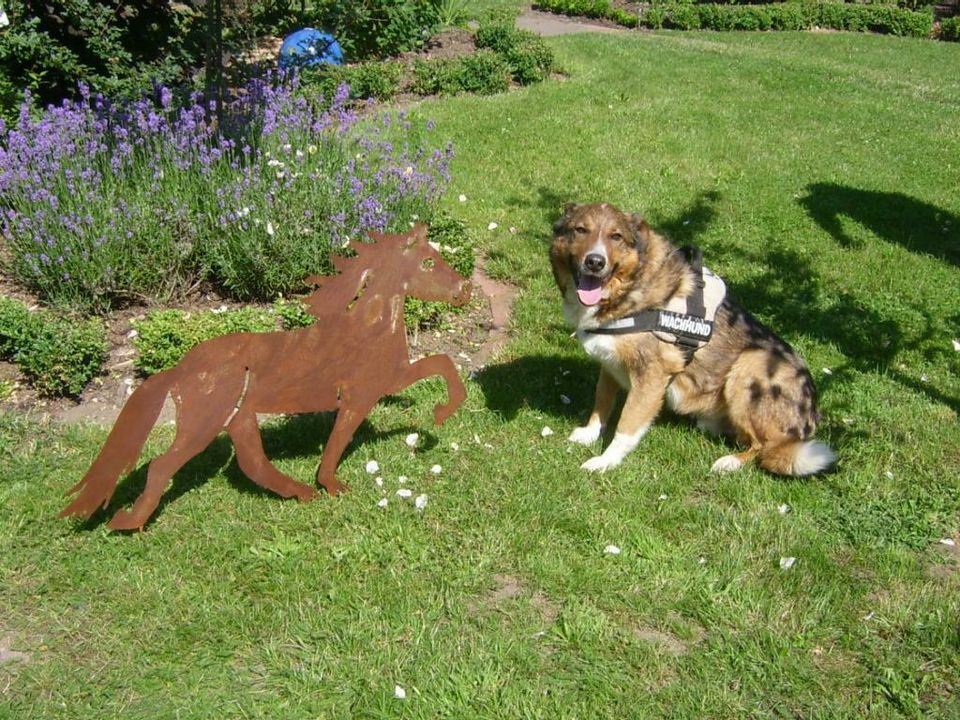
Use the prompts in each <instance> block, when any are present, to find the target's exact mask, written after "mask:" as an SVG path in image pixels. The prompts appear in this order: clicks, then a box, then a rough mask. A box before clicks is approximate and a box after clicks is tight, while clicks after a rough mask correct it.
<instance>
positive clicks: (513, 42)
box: [476, 24, 555, 85]
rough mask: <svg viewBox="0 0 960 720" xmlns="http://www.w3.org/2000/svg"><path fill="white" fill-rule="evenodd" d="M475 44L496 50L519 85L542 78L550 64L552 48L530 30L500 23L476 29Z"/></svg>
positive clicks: (549, 68) (548, 70)
mask: <svg viewBox="0 0 960 720" xmlns="http://www.w3.org/2000/svg"><path fill="white" fill-rule="evenodd" d="M476 43H477V47H478V48H487V49H489V50H492V51H494V52H496V53H498V54H499V55H500V56H501V57H502V58H503V59H504V60H505V61H506V63H507V66H508V67H509V68H510V74H511V76H512V77H513V79H514V81H515V82H517V83H519V84H521V85H530V84H532V83H537V82H542V81H544V80H546V79H547V77H548V76H549V75H550V73H551V71H552V70H553V68H554V65H555V60H554V57H553V51H552V50H551V49H550V48H549V47H548V46H547V44H546V43H545V42H544V41H543V40H542V39H541V38H540V37H539V36H538V35H535V34H534V33H532V32H529V31H526V30H520V29H519V28H516V27H514V26H512V25H508V24H500V25H489V26H484V27H481V28H480V29H479V30H477V35H476Z"/></svg>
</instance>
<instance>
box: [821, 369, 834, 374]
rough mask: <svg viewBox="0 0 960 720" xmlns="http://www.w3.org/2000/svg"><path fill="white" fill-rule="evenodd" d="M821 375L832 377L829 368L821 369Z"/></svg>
mask: <svg viewBox="0 0 960 720" xmlns="http://www.w3.org/2000/svg"><path fill="white" fill-rule="evenodd" d="M823 374H824V375H833V370H831V369H830V368H824V369H823Z"/></svg>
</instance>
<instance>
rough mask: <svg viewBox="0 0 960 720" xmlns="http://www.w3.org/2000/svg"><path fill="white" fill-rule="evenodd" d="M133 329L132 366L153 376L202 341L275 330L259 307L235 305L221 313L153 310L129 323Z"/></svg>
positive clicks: (273, 321)
mask: <svg viewBox="0 0 960 720" xmlns="http://www.w3.org/2000/svg"><path fill="white" fill-rule="evenodd" d="M131 325H132V326H133V328H134V329H135V330H136V331H137V335H136V337H135V338H134V340H133V344H134V347H135V348H136V349H137V353H138V354H137V359H136V361H135V362H134V365H135V366H136V368H137V369H138V370H139V371H140V372H142V373H144V374H146V375H153V374H154V373H158V372H160V371H161V370H166V369H167V368H171V367H173V366H174V365H176V364H177V363H178V362H180V359H181V358H182V357H183V356H184V355H185V354H186V353H187V352H188V351H189V350H190V349H191V348H193V347H195V346H196V345H198V344H200V343H201V342H203V341H204V340H209V339H210V338H213V337H218V336H220V335H226V334H227V333H234V332H269V331H270V330H276V329H277V319H276V316H275V315H274V314H273V313H271V312H270V311H268V310H262V309H260V308H255V307H249V308H238V309H235V310H224V311H222V312H220V311H215V310H207V311H204V312H197V313H188V312H185V311H183V310H157V311H154V312H150V313H147V315H146V316H145V317H144V318H142V319H140V320H135V321H133V322H132V323H131Z"/></svg>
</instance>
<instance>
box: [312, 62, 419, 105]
mask: <svg viewBox="0 0 960 720" xmlns="http://www.w3.org/2000/svg"><path fill="white" fill-rule="evenodd" d="M402 74H403V65H401V64H400V63H397V62H390V61H384V62H376V61H370V62H365V63H360V64H359V65H320V66H318V67H316V68H305V69H304V70H302V71H301V73H300V79H301V82H302V83H303V84H304V87H307V88H310V89H312V90H314V91H316V92H318V93H320V94H322V95H323V96H324V97H326V98H332V97H333V96H334V94H335V93H336V92H337V88H338V87H339V86H340V85H346V86H347V87H349V88H350V97H351V98H353V99H355V100H366V99H367V98H374V99H376V100H390V99H391V98H393V97H394V96H395V95H396V94H397V91H398V90H399V89H400V79H401V76H402Z"/></svg>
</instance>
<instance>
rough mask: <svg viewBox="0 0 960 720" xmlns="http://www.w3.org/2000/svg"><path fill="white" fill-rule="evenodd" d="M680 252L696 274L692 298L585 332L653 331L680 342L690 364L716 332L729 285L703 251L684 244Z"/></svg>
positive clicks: (673, 301)
mask: <svg viewBox="0 0 960 720" xmlns="http://www.w3.org/2000/svg"><path fill="white" fill-rule="evenodd" d="M677 252H679V253H682V254H683V255H684V256H685V258H686V260H687V262H688V263H689V264H690V267H691V268H692V269H693V273H694V278H695V280H694V288H693V292H692V293H690V295H689V296H688V297H675V298H673V299H671V300H670V302H668V303H667V304H666V305H665V306H664V307H663V308H657V309H653V310H641V311H640V312H637V313H633V314H632V315H626V316H624V317H622V318H617V319H616V320H611V321H610V322H608V323H605V324H603V325H600V326H599V327H595V328H590V329H587V330H584V332H587V333H593V334H598V335H626V334H629V333H635V332H652V333H653V334H654V335H656V336H657V338H659V339H660V340H662V341H663V342H668V343H672V344H674V345H680V346H681V347H682V348H683V349H684V352H685V354H686V356H687V362H688V363H689V362H690V361H691V360H692V359H693V353H694V352H696V351H697V350H699V349H700V348H702V347H703V346H704V345H706V344H707V342H708V341H709V340H710V336H711V335H713V321H714V318H716V315H717V308H719V307H720V305H721V303H722V302H723V300H724V298H725V297H726V295H727V286H726V284H725V283H724V282H723V280H722V279H721V278H720V277H719V276H718V275H715V274H714V273H713V272H712V271H711V270H710V268H707V267H704V266H703V253H702V252H701V251H700V249H699V248H696V247H683V248H680V249H679V250H677Z"/></svg>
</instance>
